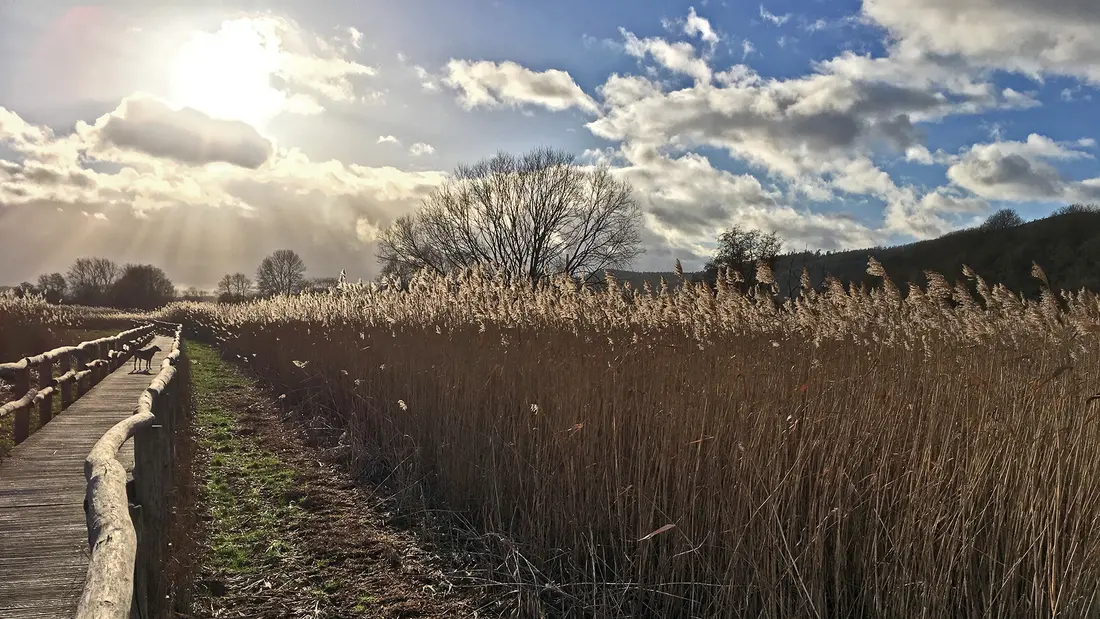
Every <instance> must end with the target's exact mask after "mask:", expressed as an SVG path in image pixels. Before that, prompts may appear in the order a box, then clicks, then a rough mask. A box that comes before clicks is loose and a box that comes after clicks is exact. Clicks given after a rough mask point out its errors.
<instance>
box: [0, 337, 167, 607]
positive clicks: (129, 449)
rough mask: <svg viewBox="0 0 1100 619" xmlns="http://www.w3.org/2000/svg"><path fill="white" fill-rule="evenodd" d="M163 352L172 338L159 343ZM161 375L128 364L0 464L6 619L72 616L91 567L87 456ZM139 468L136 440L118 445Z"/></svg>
mask: <svg viewBox="0 0 1100 619" xmlns="http://www.w3.org/2000/svg"><path fill="white" fill-rule="evenodd" d="M153 343H154V344H156V345H158V346H160V348H161V349H162V352H160V353H158V354H157V356H156V357H154V360H153V368H157V367H159V365H160V362H161V361H162V360H163V359H164V357H165V355H167V353H168V351H170V350H171V348H172V338H169V337H162V336H157V337H156V338H155V340H154V341H153ZM155 375H156V371H155V370H154V371H153V372H152V373H143V372H139V373H133V372H131V369H130V364H128V363H127V364H125V365H122V366H121V367H119V368H118V369H117V370H115V371H114V372H113V373H111V374H110V375H109V376H107V377H106V378H104V379H103V380H102V381H101V382H100V383H99V384H97V385H96V386H94V387H93V388H91V389H90V390H89V391H88V393H87V394H85V395H84V396H83V397H81V398H80V399H78V400H76V401H74V402H73V403H72V405H71V406H69V407H68V408H67V409H65V410H64V411H63V412H62V413H60V414H59V415H58V416H57V417H55V418H54V419H53V420H52V421H50V423H49V424H47V425H45V426H44V427H42V428H41V429H39V430H38V431H37V432H35V433H34V434H32V435H30V437H29V438H28V439H27V440H26V441H24V442H23V443H21V444H19V445H18V446H16V447H15V448H14V449H12V451H11V453H10V454H9V455H8V457H6V458H5V459H4V461H3V462H0V617H3V619H32V618H34V619H43V618H47V617H48V618H54V619H60V618H62V617H64V618H65V619H70V618H71V617H72V616H73V615H74V613H75V612H76V606H77V602H78V601H79V599H80V595H81V592H82V590H83V587H84V579H85V576H86V574H87V569H88V556H89V551H88V528H87V522H86V520H85V514H84V496H85V490H86V488H87V481H86V479H85V477H84V460H85V458H86V457H87V456H88V454H89V452H90V451H91V450H92V447H93V446H94V445H95V443H96V441H98V440H99V439H100V437H102V436H103V434H104V433H105V432H107V430H109V429H110V428H111V427H112V426H114V425H115V424H117V423H118V422H119V421H121V420H123V419H125V418H127V417H129V416H130V415H132V414H133V412H134V411H135V410H136V408H137V404H138V398H139V397H140V396H141V394H142V393H143V392H144V391H145V389H146V388H147V387H148V386H149V383H150V382H151V381H152V380H153V378H154V377H155ZM119 461H120V463H122V464H123V466H124V467H125V468H126V470H127V472H130V471H132V469H133V441H132V440H131V441H127V442H126V443H125V444H123V446H122V448H121V449H120V450H119Z"/></svg>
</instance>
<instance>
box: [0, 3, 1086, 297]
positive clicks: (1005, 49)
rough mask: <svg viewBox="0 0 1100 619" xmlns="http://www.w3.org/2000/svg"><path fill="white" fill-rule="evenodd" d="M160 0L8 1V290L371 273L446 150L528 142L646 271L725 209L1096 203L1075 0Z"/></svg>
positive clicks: (811, 241) (0, 190) (3, 256)
mask: <svg viewBox="0 0 1100 619" xmlns="http://www.w3.org/2000/svg"><path fill="white" fill-rule="evenodd" d="M155 4H156V6H155V7H146V6H142V5H141V4H140V3H126V4H109V5H102V6H92V7H86V6H85V7H82V6H78V5H76V4H75V3H65V2H53V3H38V5H36V4H32V3H6V4H4V5H2V6H0V232H2V233H6V236H9V237H10V234H8V233H10V231H13V230H22V231H26V232H25V233H24V234H21V235H18V238H19V239H20V241H19V242H17V243H13V244H7V245H5V246H4V247H3V248H0V263H3V264H7V265H12V267H11V268H10V269H9V270H8V271H7V272H5V273H4V274H2V276H0V284H7V283H16V282H18V281H21V280H24V279H33V278H34V277H35V276H37V274H39V273H41V272H47V271H55V270H61V271H63V270H64V269H65V268H66V267H67V265H68V264H69V263H71V261H72V260H73V259H74V258H76V257H78V256H81V255H104V256H107V257H110V258H113V259H115V260H118V261H120V262H126V261H141V262H154V263H157V264H159V265H161V266H163V267H164V268H165V270H166V271H167V272H168V273H169V275H170V276H171V277H172V278H173V279H174V280H176V281H177V282H178V283H180V284H183V285H198V286H204V287H210V286H212V285H213V283H214V282H216V281H217V279H218V278H220V276H221V275H222V274H223V273H226V272H233V271H244V272H246V273H248V272H251V271H252V270H254V268H255V264H256V263H258V262H259V260H260V259H261V258H262V257H263V256H264V255H266V254H267V253H269V252H270V251H272V250H274V249H278V248H282V247H291V248H293V249H295V250H297V251H298V252H299V253H301V254H302V255H303V257H304V258H305V260H306V263H307V265H309V267H310V272H311V273H312V274H313V275H317V276H324V275H330V274H333V273H336V272H338V271H339V270H340V269H342V268H343V269H346V270H347V271H348V272H349V273H350V274H352V275H353V276H363V277H370V276H372V275H374V274H375V273H376V272H377V265H376V264H375V261H374V258H373V256H374V240H375V238H376V237H377V233H378V231H379V230H381V229H383V228H384V227H385V226H387V225H388V224H389V223H390V222H391V221H393V219H394V218H396V217H399V216H401V215H403V214H406V213H409V212H411V211H413V210H414V209H415V208H416V207H417V204H418V202H419V200H420V199H421V198H422V197H423V196H424V195H425V194H426V193H427V192H430V191H431V189H432V188H433V187H434V186H436V185H437V184H438V183H440V182H442V181H443V180H444V179H445V178H446V175H447V173H448V171H449V170H451V169H453V167H454V166H455V165H457V164H459V163H462V162H471V161H474V160H477V159H480V158H483V157H486V156H489V155H492V154H493V153H494V152H496V151H498V150H507V151H513V152H522V151H524V150H527V149H530V148H533V147H537V146H543V145H550V146H555V147H559V148H562V149H565V150H568V151H570V152H573V153H575V154H576V155H578V157H580V159H581V160H582V161H583V162H585V163H593V164H595V163H605V164H608V165H611V166H613V168H614V170H615V173H616V174H618V175H620V176H621V177H622V178H624V179H626V180H629V181H630V182H631V184H632V186H633V187H634V190H635V195H636V197H637V198H638V201H639V203H640V204H641V206H642V208H643V211H644V213H645V216H644V232H643V239H644V242H645V248H646V253H645V254H644V255H643V256H642V257H641V258H640V259H639V260H638V262H637V264H636V265H635V267H636V268H639V269H659V270H667V269H668V268H670V266H671V264H672V263H673V262H674V261H675V260H676V259H680V260H682V261H683V262H684V264H685V267H686V268H689V269H691V268H698V267H699V266H700V265H701V264H702V263H703V262H704V261H705V260H706V258H707V256H708V253H709V252H710V251H711V250H712V247H713V246H712V241H713V239H714V237H715V236H716V235H717V234H718V233H719V232H720V231H721V230H723V229H725V228H726V227H728V226H730V225H734V224H740V225H743V226H749V227H756V228H761V229H767V230H774V231H776V232H778V233H779V234H780V235H781V237H782V238H783V239H784V241H785V242H786V246H787V248H789V249H802V248H811V249H813V248H818V249H841V248H852V247H865V246H870V245H877V244H887V243H896V242H908V241H911V240H914V239H917V238H927V237H931V236H935V235H938V234H942V233H944V232H947V231H949V230H951V229H955V228H958V227H961V226H967V225H973V224H974V223H975V222H980V221H981V220H982V219H984V218H985V217H987V216H988V215H989V214H990V213H992V212H994V211H995V210H997V209H999V208H1006V207H1007V208H1014V209H1016V210H1017V211H1018V212H1019V213H1020V214H1021V215H1023V216H1024V217H1025V218H1034V217H1041V216H1044V215H1046V214H1048V213H1049V212H1050V211H1051V210H1053V209H1054V208H1057V207H1058V206H1061V205H1064V204H1067V203H1071V202H1100V170H1098V166H1097V161H1096V150H1097V149H1096V142H1095V139H1096V138H1097V136H1096V135H1095V127H1096V121H1097V114H1096V111H1095V109H1096V107H1095V101H1094V100H1093V99H1094V97H1095V95H1096V87H1097V85H1098V84H1100V42H1097V37H1095V32H1097V31H1098V30H1097V29H1098V28H1100V8H1098V7H1100V5H1097V6H1093V5H1092V4H1090V3H1083V2H1080V1H1077V0H1056V1H1053V2H1040V1H1039V0H950V1H949V0H923V1H917V0H865V1H863V2H859V1H848V2H823V1H818V0H808V1H793V0H774V1H771V2H765V3H762V4H761V3H737V2H720V1H717V0H708V1H706V2H703V1H692V2H656V1H640V2H639V1H626V0H615V1H607V2H599V3H592V2H581V1H580V0H562V1H559V2H554V3H535V2H519V1H518V0H460V1H455V0H447V1H444V0H419V1H415V0H412V1H409V2H404V3H391V2H377V1H359V2H351V1H340V2H326V3H305V2H280V3H277V4H275V5H269V7H271V6H275V7H277V8H262V7H259V6H258V3H251V4H249V3H241V4H238V5H235V6H229V5H223V4H217V5H215V4H214V3H196V6H186V5H183V4H180V5H178V6H175V7H170V6H168V5H167V4H166V3H155ZM55 229H65V230H77V231H78V233H76V234H74V235H72V236H71V239H70V241H69V242H68V243H66V244H64V245H63V246H61V245H57V244H50V243H48V242H47V241H48V239H49V238H51V235H50V233H48V232H47V231H49V230H55Z"/></svg>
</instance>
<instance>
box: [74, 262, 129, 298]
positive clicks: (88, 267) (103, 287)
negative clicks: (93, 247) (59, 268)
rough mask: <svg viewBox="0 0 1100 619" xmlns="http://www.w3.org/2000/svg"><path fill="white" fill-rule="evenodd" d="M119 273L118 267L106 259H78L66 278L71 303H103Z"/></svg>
mask: <svg viewBox="0 0 1100 619" xmlns="http://www.w3.org/2000/svg"><path fill="white" fill-rule="evenodd" d="M119 273H120V271H119V268H118V265H117V264H115V263H114V262H112V261H110V260H108V259H107V258H78V259H77V261H76V262H74V263H73V265H72V266H71V267H69V272H68V275H67V276H66V277H67V279H68V281H69V292H70V294H71V295H72V298H73V301H74V302H76V303H80V304H84V305H94V304H101V303H105V302H106V301H107V295H108V293H109V292H110V291H111V286H113V285H114V283H115V282H116V281H117V280H118V277H119Z"/></svg>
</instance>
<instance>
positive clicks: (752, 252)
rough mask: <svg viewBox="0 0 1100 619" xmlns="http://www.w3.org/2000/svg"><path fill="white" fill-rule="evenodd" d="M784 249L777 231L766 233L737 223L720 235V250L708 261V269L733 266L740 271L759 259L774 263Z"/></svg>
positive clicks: (714, 269)
mask: <svg viewBox="0 0 1100 619" xmlns="http://www.w3.org/2000/svg"><path fill="white" fill-rule="evenodd" d="M782 250H783V242H782V241H781V240H780V239H779V235H778V234H776V233H775V232H768V233H764V232H762V231H760V230H755V229H751V228H743V227H741V226H739V225H735V226H733V227H732V228H730V229H729V230H726V231H725V232H723V233H722V234H719V235H718V250H717V252H715V254H714V259H713V260H711V261H710V262H709V263H707V265H706V270H707V271H717V270H718V269H722V268H731V269H737V270H738V271H740V270H741V269H742V268H743V267H744V266H745V265H746V264H748V263H755V262H758V261H764V262H766V263H768V264H773V263H774V262H775V258H776V256H778V255H779V252H780V251H782Z"/></svg>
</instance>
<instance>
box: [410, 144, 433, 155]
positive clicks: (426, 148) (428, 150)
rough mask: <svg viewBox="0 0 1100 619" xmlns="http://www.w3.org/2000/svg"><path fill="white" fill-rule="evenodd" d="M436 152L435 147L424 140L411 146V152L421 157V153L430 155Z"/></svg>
mask: <svg viewBox="0 0 1100 619" xmlns="http://www.w3.org/2000/svg"><path fill="white" fill-rule="evenodd" d="M434 152H435V147H434V146H432V145H431V144H426V143H424V142H417V143H416V144H413V145H412V146H410V147H409V154H410V155H412V156H413V157H419V156H421V155H430V154H432V153H434Z"/></svg>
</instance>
